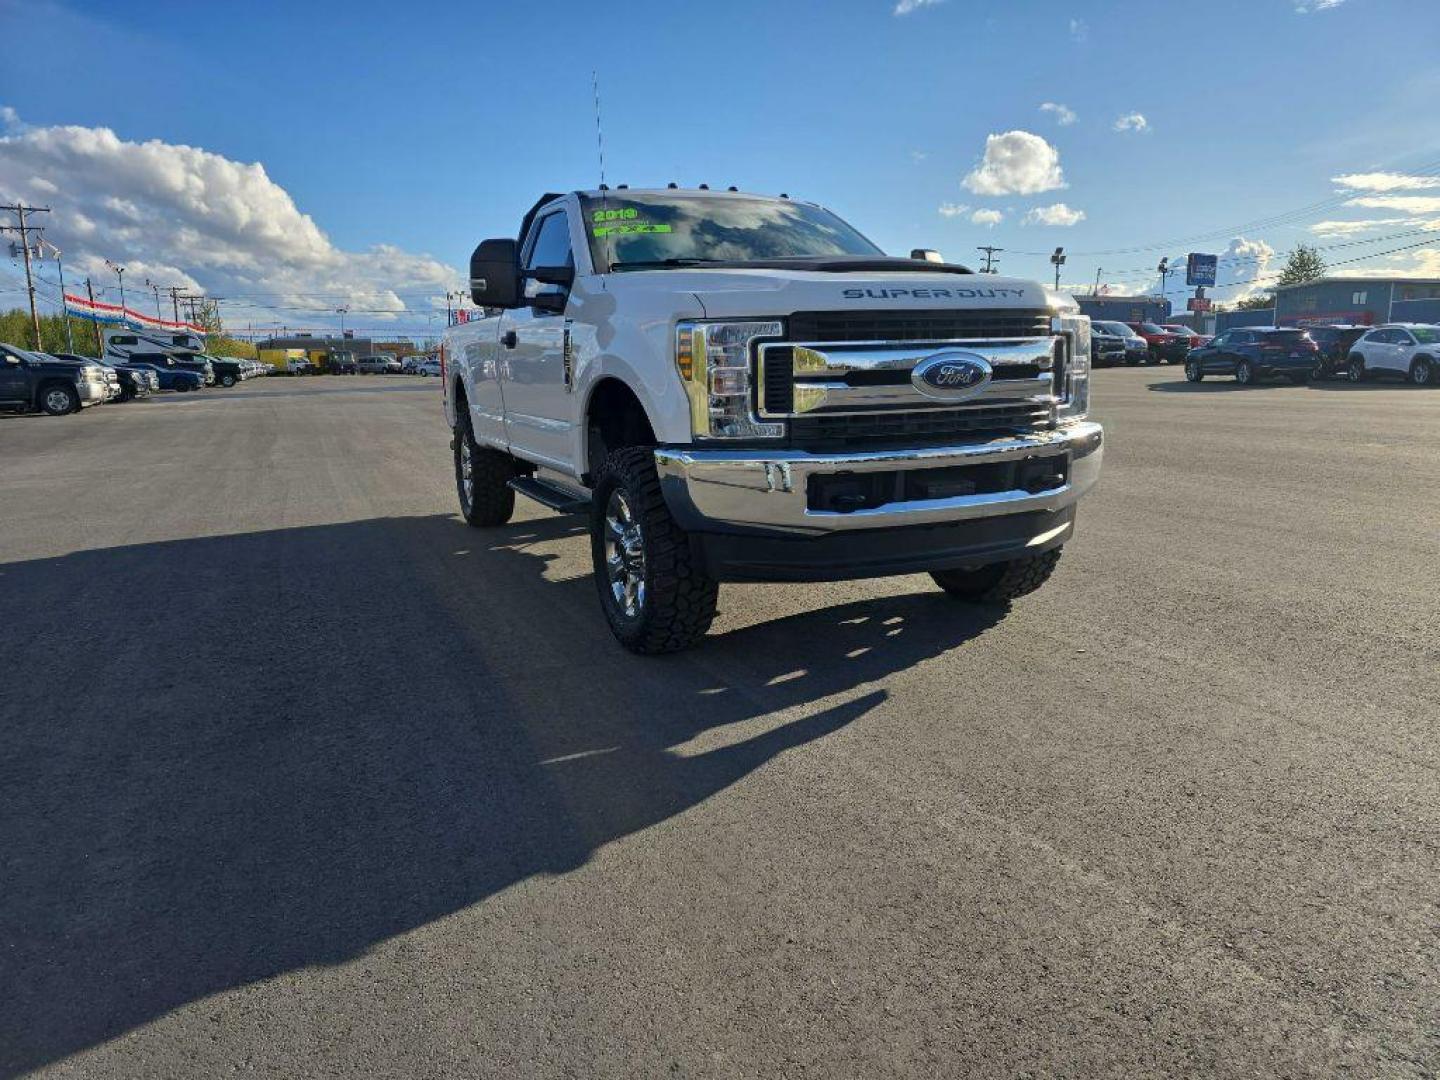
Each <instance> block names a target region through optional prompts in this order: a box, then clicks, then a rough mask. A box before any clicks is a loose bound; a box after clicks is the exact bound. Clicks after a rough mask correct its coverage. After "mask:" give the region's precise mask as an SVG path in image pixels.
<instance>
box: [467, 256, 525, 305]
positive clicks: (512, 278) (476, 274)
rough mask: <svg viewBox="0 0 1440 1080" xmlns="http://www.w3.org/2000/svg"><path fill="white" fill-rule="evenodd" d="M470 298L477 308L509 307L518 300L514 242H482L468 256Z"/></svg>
mask: <svg viewBox="0 0 1440 1080" xmlns="http://www.w3.org/2000/svg"><path fill="white" fill-rule="evenodd" d="M470 298H471V299H472V300H473V301H474V302H475V304H476V305H477V306H479V307H497V308H513V307H516V306H518V304H519V300H520V260H519V255H518V251H517V247H516V244H515V241H514V240H485V241H483V242H482V243H481V244H480V246H479V247H477V248H476V249H475V253H474V254H473V255H471V256H470Z"/></svg>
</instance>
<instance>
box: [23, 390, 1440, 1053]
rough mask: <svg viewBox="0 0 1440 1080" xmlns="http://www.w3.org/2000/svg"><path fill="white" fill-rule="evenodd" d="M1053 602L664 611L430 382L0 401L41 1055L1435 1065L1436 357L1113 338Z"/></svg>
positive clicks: (737, 604)
mask: <svg viewBox="0 0 1440 1080" xmlns="http://www.w3.org/2000/svg"><path fill="white" fill-rule="evenodd" d="M1096 383H1097V385H1096V391H1095V396H1096V400H1097V406H1098V408H1097V412H1098V415H1099V417H1100V419H1102V420H1104V421H1105V422H1106V423H1107V430H1108V440H1109V441H1108V449H1107V458H1106V464H1105V470H1106V471H1105V475H1104V477H1103V479H1102V480H1101V484H1100V487H1099V488H1098V489H1097V490H1096V492H1095V493H1094V494H1093V495H1092V496H1091V497H1090V498H1089V499H1088V501H1087V502H1086V503H1085V505H1084V507H1083V509H1082V512H1081V515H1080V522H1079V533H1078V536H1077V538H1076V539H1075V540H1074V541H1073V542H1072V543H1071V544H1070V545H1069V548H1068V549H1067V551H1066V553H1065V557H1064V558H1063V559H1062V561H1061V566H1060V569H1059V571H1058V572H1057V574H1056V576H1055V578H1054V579H1053V580H1052V581H1051V583H1050V584H1049V585H1048V586H1046V588H1045V589H1043V590H1042V591H1041V592H1039V593H1037V594H1036V595H1034V596H1032V597H1030V598H1028V599H1026V600H1024V601H1022V602H1020V603H1019V604H1017V605H1015V607H1014V608H1013V610H1011V611H1010V612H1009V613H1008V614H1002V613H997V612H987V611H984V610H981V609H976V608H969V607H966V606H963V605H958V604H956V603H954V602H952V601H950V600H948V599H947V598H946V597H945V596H944V595H943V594H942V593H940V592H939V591H938V590H936V589H935V588H933V587H932V586H931V584H930V582H929V579H928V578H925V577H906V578H895V579H888V580H879V581H867V582H855V583H841V584H835V585H805V586H726V587H724V588H723V589H722V593H721V606H722V613H721V615H720V617H719V619H718V620H717V622H716V625H715V627H714V629H713V631H712V633H711V635H710V637H709V638H708V639H707V640H706V642H705V643H704V644H703V646H701V647H700V648H698V649H696V650H694V651H693V652H690V653H687V654H684V655H681V656H675V657H668V658H661V659H641V658H636V657H632V656H630V655H629V654H627V653H625V652H624V651H622V650H621V649H620V648H619V647H618V646H616V645H615V644H614V643H613V642H612V640H611V638H610V636H609V634H608V632H607V630H606V628H605V625H604V622H603V619H602V617H601V615H600V612H599V609H598V607H597V602H596V598H595V595H594V589H593V585H592V584H591V582H590V579H589V576H588V574H589V566H588V561H589V554H588V546H587V543H586V540H585V538H584V536H583V534H582V533H581V531H580V525H579V523H578V521H577V519H574V518H562V517H558V516H555V515H552V514H550V513H549V512H548V511H544V510H542V509H540V508H539V507H536V506H533V505H532V504H529V503H526V502H523V501H522V502H521V504H520V508H519V511H518V513H517V520H516V521H515V522H513V523H512V524H511V525H509V526H507V527H504V528H501V529H497V530H494V531H486V532H482V531H476V530H472V529H469V528H467V527H466V526H465V525H464V524H463V523H462V522H461V521H460V519H459V518H458V516H457V515H456V512H455V511H456V504H455V494H454V490H453V486H452V480H451V473H450V459H449V452H448V433H447V431H446V430H445V428H444V425H443V421H442V419H441V415H440V411H439V410H440V402H439V393H438V390H437V387H436V386H435V383H434V382H433V381H430V382H424V381H421V380H418V379H411V378H391V379H382V378H373V379H372V378H359V379H356V378H349V379H332V378H316V379H311V380H295V381H289V380H281V379H272V380H263V381H260V382H256V383H251V384H246V385H245V386H243V387H241V388H237V389H236V390H234V391H231V392H228V393H227V392H224V391H219V390H217V391H210V392H206V393H203V394H195V395H185V396H166V397H163V398H161V399H157V400H154V401H151V402H144V403H134V404H129V405H124V406H120V405H112V406H106V407H103V408H99V409H95V410H93V411H88V412H86V413H85V414H83V415H80V416H73V417H67V418H59V419H53V418H47V417H0V633H3V641H4V645H3V648H4V652H5V661H4V664H3V666H0V722H3V727H0V731H3V734H4V738H3V741H0V1074H3V1075H7V1076H8V1075H14V1074H17V1073H25V1072H28V1071H30V1070H36V1071H39V1072H41V1073H44V1074H49V1075H56V1076H84V1077H181V1076H185V1077H189V1076H198V1077H216V1076H228V1075H231V1074H233V1073H243V1074H249V1075H257V1076H275V1077H281V1076H283V1077H300V1076H339V1075H346V1076H366V1077H412V1076H414V1077H440V1076H476V1077H490V1076H494V1077H505V1078H513V1077H529V1076H537V1077H539V1076H544V1077H577V1078H591V1077H642V1076H644V1077H652V1076H662V1075H663V1076H676V1077H799V1076H806V1077H827V1078H828V1077H888V1076H906V1077H925V1078H930V1077H937V1076H946V1077H950V1076H975V1077H1000V1076H1065V1077H1089V1076H1106V1077H1140V1076H1176V1075H1183V1076H1214V1077H1241V1076H1246V1077H1249V1076H1254V1077H1272V1076H1284V1077H1299V1076H1355V1077H1376V1076H1405V1077H1420V1076H1434V1075H1436V1070H1437V1068H1440V777H1437V766H1440V730H1437V728H1440V545H1437V538H1440V391H1427V390H1422V389H1412V388H1408V387H1400V386H1396V387H1379V388H1372V387H1359V388H1354V387H1348V386H1345V385H1343V384H1335V385H1333V386H1325V387H1292V386H1288V385H1287V386H1275V387H1264V388H1256V389H1248V390H1246V389H1237V388H1235V387H1234V386H1233V384H1231V383H1229V382H1228V381H1207V382H1206V383H1204V384H1202V385H1201V386H1198V387H1192V386H1188V385H1187V384H1185V383H1183V382H1181V381H1179V373H1178V370H1177V369H1174V368H1168V367H1167V368H1160V369H1153V368H1146V369H1120V370H1112V371H1102V372H1099V373H1097V376H1096Z"/></svg>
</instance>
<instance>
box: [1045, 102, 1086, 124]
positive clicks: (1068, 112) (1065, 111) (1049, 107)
mask: <svg viewBox="0 0 1440 1080" xmlns="http://www.w3.org/2000/svg"><path fill="white" fill-rule="evenodd" d="M1040 111H1041V112H1043V113H1051V114H1052V115H1053V116H1054V117H1055V122H1056V123H1057V124H1059V125H1060V126H1061V127H1069V126H1070V125H1071V124H1073V123H1075V121H1076V120H1077V119H1078V117H1076V115H1075V110H1074V109H1072V108H1070V107H1069V106H1068V105H1061V104H1060V103H1059V102H1058V101H1047V102H1045V103H1044V104H1043V105H1041V106H1040Z"/></svg>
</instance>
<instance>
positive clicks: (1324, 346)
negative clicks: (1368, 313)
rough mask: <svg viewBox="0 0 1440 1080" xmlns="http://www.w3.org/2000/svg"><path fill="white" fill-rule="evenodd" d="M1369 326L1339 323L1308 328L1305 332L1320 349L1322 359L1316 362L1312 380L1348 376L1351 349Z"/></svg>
mask: <svg viewBox="0 0 1440 1080" xmlns="http://www.w3.org/2000/svg"><path fill="white" fill-rule="evenodd" d="M1369 329H1370V327H1368V326H1357V325H1355V324H1353V323H1337V324H1335V325H1333V326H1307V327H1306V328H1305V332H1306V333H1308V334H1309V335H1310V340H1311V341H1313V342H1315V344H1316V346H1318V347H1319V349H1320V358H1319V359H1318V360H1316V361H1315V370H1314V371H1313V372H1311V375H1310V377H1311V378H1312V379H1331V378H1334V377H1335V376H1337V375H1342V376H1348V368H1349V364H1350V348H1351V346H1352V345H1354V344H1355V342H1357V341H1359V340H1360V338H1361V336H1362V335H1363V334H1364V333H1365V331H1367V330H1369Z"/></svg>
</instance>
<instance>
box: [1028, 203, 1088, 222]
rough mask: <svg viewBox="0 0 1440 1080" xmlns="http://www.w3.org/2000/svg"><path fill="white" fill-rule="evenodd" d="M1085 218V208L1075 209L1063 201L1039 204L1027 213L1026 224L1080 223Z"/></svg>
mask: <svg viewBox="0 0 1440 1080" xmlns="http://www.w3.org/2000/svg"><path fill="white" fill-rule="evenodd" d="M1084 220H1085V211H1084V210H1074V209H1072V208H1071V207H1068V206H1066V205H1065V204H1064V203H1063V202H1057V203H1052V204H1051V205H1049V206H1037V207H1035V208H1034V209H1033V210H1031V211H1030V212H1029V213H1028V214H1026V215H1025V224H1026V225H1062V226H1070V225H1078V224H1079V223H1080V222H1082V221H1084Z"/></svg>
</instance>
